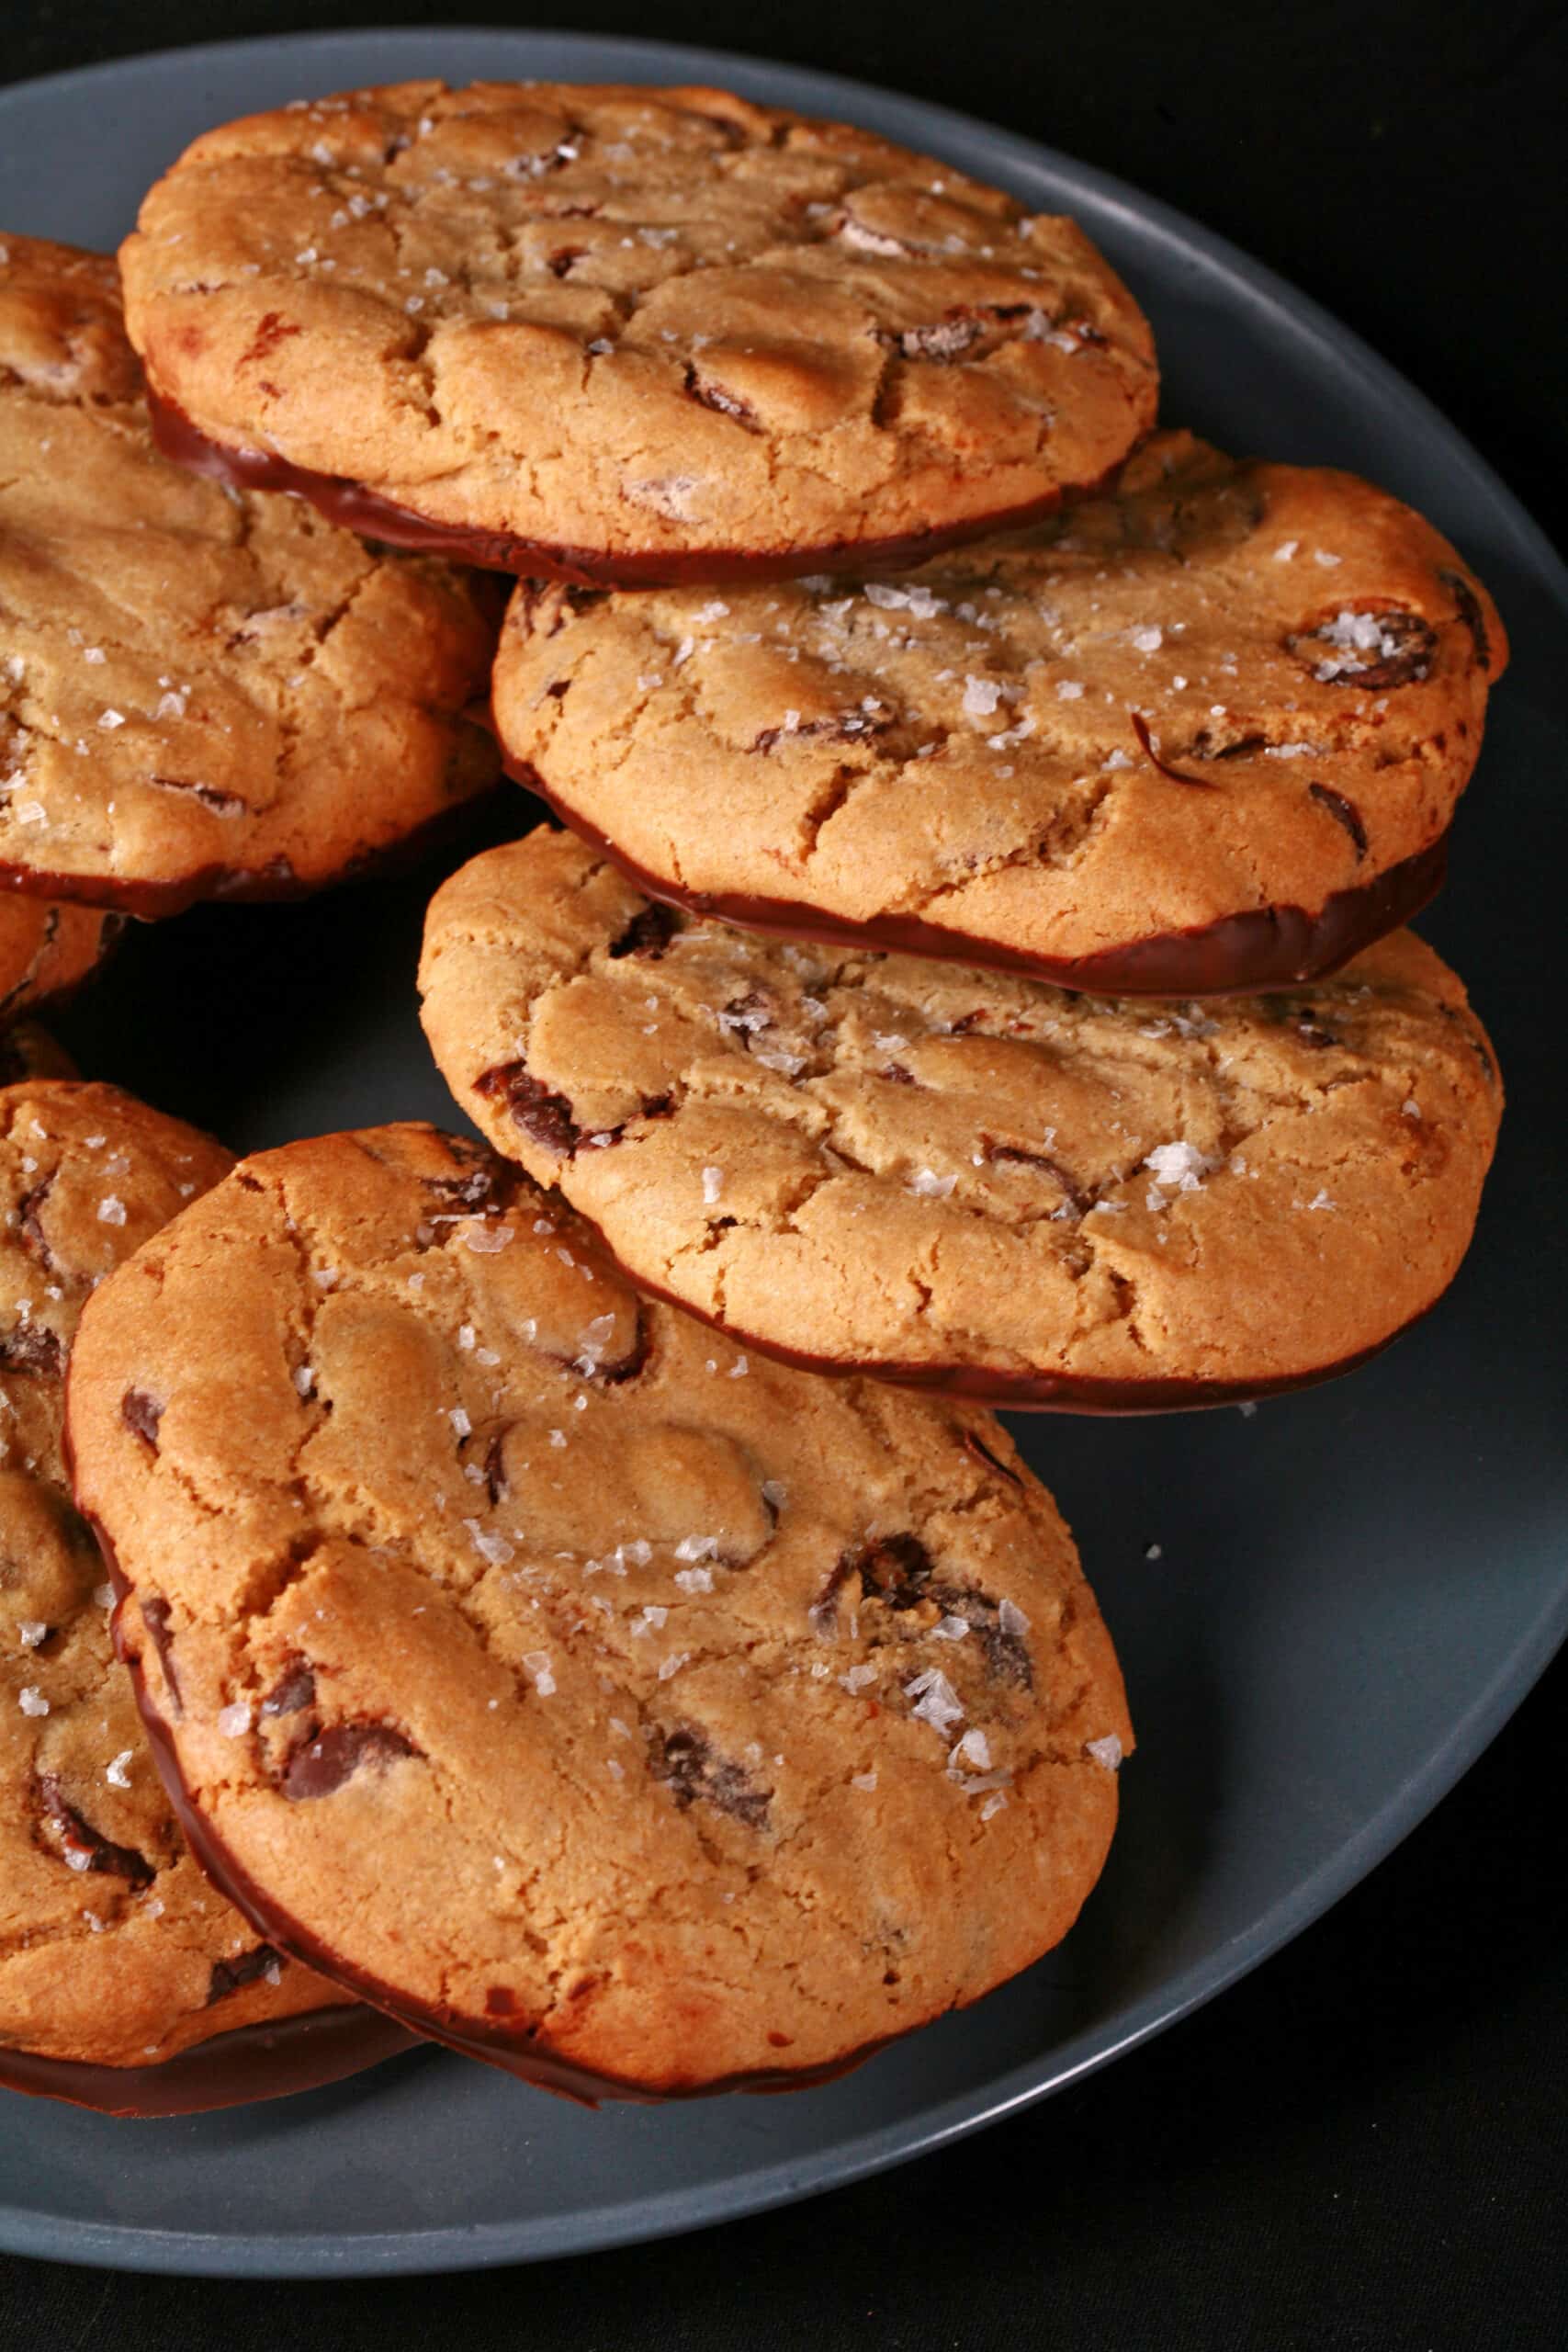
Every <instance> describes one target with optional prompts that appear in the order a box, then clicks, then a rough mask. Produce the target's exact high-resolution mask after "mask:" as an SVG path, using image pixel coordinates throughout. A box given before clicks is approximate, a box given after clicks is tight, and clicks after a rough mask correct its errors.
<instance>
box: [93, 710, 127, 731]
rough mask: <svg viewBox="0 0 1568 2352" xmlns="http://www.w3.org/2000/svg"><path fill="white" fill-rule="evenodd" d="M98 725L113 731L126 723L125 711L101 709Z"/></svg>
mask: <svg viewBox="0 0 1568 2352" xmlns="http://www.w3.org/2000/svg"><path fill="white" fill-rule="evenodd" d="M98 725H99V726H100V727H102V728H104V729H106V730H107V731H108V732H109V733H112V732H113V730H114V729H116V728H117V727H123V726H124V725H125V713H124V711H123V710H100V711H99V713H98Z"/></svg>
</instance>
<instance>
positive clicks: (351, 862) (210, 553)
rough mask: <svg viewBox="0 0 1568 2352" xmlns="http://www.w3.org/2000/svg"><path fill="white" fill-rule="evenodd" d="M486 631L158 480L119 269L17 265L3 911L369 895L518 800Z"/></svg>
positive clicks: (442, 572) (7, 294)
mask: <svg viewBox="0 0 1568 2352" xmlns="http://www.w3.org/2000/svg"><path fill="white" fill-rule="evenodd" d="M489 605H490V594H489V585H488V583H483V584H482V587H479V586H476V585H475V584H474V583H473V582H470V581H469V580H468V579H467V578H465V577H464V576H463V575H462V574H460V573H458V572H457V571H454V570H452V569H451V568H449V567H448V566H446V565H445V564H442V563H439V562H436V561H434V560H431V559H429V558H425V557H411V556H395V555H389V554H388V553H386V552H384V551H380V550H376V549H372V548H366V547H364V546H363V545H361V543H360V541H359V540H358V539H356V538H355V537H354V536H353V534H352V533H350V532H348V531H344V530H337V529H334V528H332V527H331V526H328V525H327V524H325V523H323V522H322V521H321V518H320V517H319V516H318V515H315V514H313V513H312V512H311V511H310V509H309V508H308V507H302V506H300V505H299V504H298V503H296V502H294V501H293V500H286V499H269V498H256V497H253V496H251V495H250V494H249V493H247V492H240V493H234V492H227V491H225V490H223V489H220V487H218V486H217V485H216V484H214V483H212V482H207V481H198V480H197V479H196V478H195V477H194V476H193V475H191V474H189V473H187V472H186V470H185V469H184V468H183V467H180V466H176V465H174V464H172V463H171V462H170V461H169V460H168V459H167V458H164V457H161V456H160V455H159V454H158V452H157V451H156V450H155V449H154V447H152V438H151V434H150V430H149V425H148V420H147V413H146V407H145V403H144V401H143V398H142V393H141V370H140V368H139V366H138V363H137V360H136V357H135V355H134V353H133V352H132V351H131V349H130V345H129V344H128V343H127V342H126V340H125V336H124V331H123V328H122V325H121V322H120V315H119V291H118V281H117V279H116V276H115V267H114V264H113V262H112V261H109V260H106V259H103V258H101V257H100V256H98V255H96V254H83V253H77V252H75V251H73V249H72V248H71V247H69V246H63V245H53V244H46V243H40V242H39V241H38V240H36V239H33V238H28V237H10V238H7V239H6V240H4V241H0V609H4V611H5V614H6V632H5V643H4V646H3V648H0V888H6V887H9V888H16V889H18V890H21V891H25V892H29V893H36V894H39V895H41V896H43V897H44V898H54V899H62V898H63V899H79V900H85V901H86V902H87V903H88V904H90V905H93V906H105V907H118V908H123V909H125V910H127V911H128V912H130V913H132V914H139V915H164V914H172V913H175V912H177V911H178V910H179V909H180V908H182V907H184V906H186V905H188V904H189V903H190V902H191V901H192V900H193V899H203V898H216V897H240V898H278V897H288V896H293V895H297V894H299V893H300V892H302V891H306V890H312V889H316V888H321V885H323V884H324V883H327V882H330V881H333V880H334V879H336V878H337V877H339V876H342V875H344V874H347V873H350V872H355V871H357V870H358V868H359V867H360V866H361V865H364V864H365V863H366V862H367V860H369V859H372V858H374V857H376V856H377V855H378V854H382V853H384V852H386V851H389V849H391V848H392V847H393V846H394V845H395V844H397V843H400V842H403V841H404V840H406V839H407V838H408V837H409V836H411V835H412V834H416V833H418V832H420V831H423V829H425V828H426V827H428V826H431V825H433V824H434V823H436V822H437V821H439V820H442V819H444V818H446V816H447V815H448V813H449V812H450V811H451V810H452V809H455V808H456V807H457V804H458V803H459V802H461V801H463V800H465V799H467V798H468V797H470V796H471V795H472V794H474V793H475V792H477V791H479V789H480V788H482V787H483V786H486V785H488V784H489V783H490V782H491V778H492V776H493V774H494V752H493V746H492V745H491V743H490V742H489V741H488V739H487V737H486V735H485V732H484V730H483V729H481V728H479V726H477V725H475V724H474V723H473V722H472V720H471V719H470V718H468V717H467V716H465V713H466V712H467V710H468V707H469V706H470V705H471V704H472V703H473V702H474V701H475V700H476V698H478V697H481V696H482V695H483V694H484V692H485V687H486V680H487V675H488V670H489V664H490V659H491V651H492V650H493V645H494V630H493V626H492V623H491V618H490V613H489ZM6 920H7V922H9V921H13V920H17V918H12V917H9V916H8V917H7V918H6ZM77 921H78V922H85V921H86V919H85V917H78V918H77Z"/></svg>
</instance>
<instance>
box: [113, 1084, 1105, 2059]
mask: <svg viewBox="0 0 1568 2352" xmlns="http://www.w3.org/2000/svg"><path fill="white" fill-rule="evenodd" d="M69 1419H70V1430H71V1442H72V1446H73V1454H74V1460H75V1468H76V1477H77V1492H78V1497H79V1498H80V1500H81V1501H82V1503H83V1506H84V1508H85V1509H86V1510H88V1511H90V1512H91V1513H92V1515H93V1517H94V1519H95V1521H96V1523H97V1525H98V1528H99V1531H100V1534H101V1537H102V1540H103V1541H104V1543H105V1544H106V1547H107V1548H108V1549H109V1550H110V1551H111V1552H112V1555H113V1556H114V1557H115V1558H116V1560H117V1561H118V1576H119V1577H120V1578H121V1579H122V1582H123V1586H124V1588H125V1590H126V1594H127V1598H126V1599H125V1600H124V1601H123V1602H122V1604H121V1615H122V1634H123V1638H124V1641H125V1643H126V1645H127V1648H128V1650H129V1653H130V1656H131V1657H132V1659H133V1660H134V1662H135V1667H136V1671H137V1674H138V1677H139V1680H140V1688H141V1699H142V1705H143V1711H144V1713H145V1716H146V1720H147V1723H148V1726H149V1729H150V1731H151V1733H152V1736H153V1737H154V1739H155V1740H156V1741H157V1742H158V1744H159V1746H160V1748H161V1750H162V1752H163V1754H164V1761H165V1770H166V1773H167V1774H168V1775H170V1776H171V1777H172V1776H174V1775H177V1776H178V1779H179V1781H180V1782H182V1783H183V1786H184V1791H185V1799H184V1802H185V1808H186V1822H187V1829H188V1834H189V1836H190V1838H191V1840H192V1843H193V1844H194V1845H196V1847H197V1851H198V1852H199V1853H200V1854H201V1856H202V1859H203V1860H204V1861H205V1863H206V1864H207V1866H208V1868H209V1871H212V1872H213V1874H214V1875H215V1876H216V1877H217V1878H218V1880H219V1881H220V1883H221V1884H222V1885H223V1886H224V1888H225V1890H226V1891H227V1892H228V1893H229V1894H231V1895H232V1896H233V1897H234V1898H235V1900H236V1901H238V1902H239V1903H240V1904H241V1905H242V1906H243V1908H245V1909H246V1910H247V1912H248V1913H249V1915H250V1917H252V1919H253V1920H254V1921H255V1922H256V1923H257V1925H258V1927H260V1928H261V1930H262V1932H263V1933H265V1935H266V1937H267V1939H268V1940H269V1941H271V1942H272V1943H274V1944H276V1945H277V1946H278V1948H279V1949H286V1950H289V1951H293V1952H295V1953H297V1954H298V1955H299V1956H300V1957H302V1958H305V1959H307V1960H309V1961H310V1962H312V1963H314V1964H316V1965H319V1966H321V1967H322V1968H324V1969H326V1970H327V1971H329V1972H330V1973H333V1975H335V1976H336V1977H337V1978H338V1979H339V1980H340V1981H341V1982H342V1983H344V1985H349V1986H351V1987H352V1988H353V1989H355V1991H358V1992H362V1993H364V1994H366V1995H367V1996H368V1997H370V1998H371V1999H373V2000H375V2001H377V2002H378V2003H379V2004H380V2005H381V2006H382V2007H384V2008H386V2009H387V2010H388V2011H389V2012H390V2013H392V2014H394V2015H396V2016H398V2017H400V2018H402V2019H403V2020H404V2021H405V2022H407V2023H409V2024H411V2025H417V2027H418V2029H419V2030H421V2031H423V2032H427V2033H430V2034H432V2035H434V2037H435V2038H436V2039H437V2040H441V2041H448V2042H451V2043H453V2044H455V2045H456V2046H457V2048H459V2049H463V2050H466V2051H468V2052H471V2053H472V2054H473V2055H475V2056H478V2057H481V2058H486V2059H489V2060H491V2061H492V2062H493V2063H495V2064H498V2065H501V2066H503V2067H507V2068H510V2069H511V2070H512V2071H513V2072H514V2073H517V2074H519V2075H525V2076H526V2077H528V2078H529V2079H531V2080H533V2081H536V2082H537V2083H540V2084H542V2085H544V2086H547V2087H549V2088H552V2089H556V2090H560V2091H565V2092H568V2093H570V2094H571V2095H573V2096H576V2097H581V2098H595V2097H598V2096H601V2095H606V2094H608V2095H624V2096H627V2097H634V2098H653V2097H667V2096H678V2095H682V2094H686V2093H691V2092H696V2091H700V2090H713V2089H718V2088H738V2087H742V2086H748V2087H764V2086H776V2087H784V2086H790V2085H799V2084H803V2083H806V2082H809V2081H812V2080H815V2079H819V2078H821V2077H822V2076H823V2075H827V2074H830V2073H833V2072H837V2071H840V2070H841V2069H842V2068H843V2067H844V2066H845V2065H847V2064H851V2063H852V2062H853V2060H854V2059H855V2058H857V2057H859V2056H861V2055H863V2054H865V2053H866V2052H867V2051H868V2050H869V2049H870V2048H872V2047H874V2045H875V2044H877V2043H878V2042H880V2041H884V2040H886V2038H888V2037H890V2036H892V2035H895V2034H898V2033H902V2032H904V2031H906V2030H908V2029H909V2028H911V2027H913V2026H916V2025H919V2024H921V2023H923V2022H924V2021H925V2020H926V2019H928V2018H932V2017H934V2016H936V2015H937V2014H939V2013H940V2012H942V2011H943V2010H946V2009H948V2008H951V2007H955V2006H957V2005H960V2004H963V2003H966V2002H969V2001H972V2000H975V1999H976V1998H977V1997H978V1996H980V1995H981V1994H983V1993H984V1992H986V1991H987V1990H988V1989H989V1988H990V1987H991V1986H992V1985H996V1984H998V1983H999V1982H1000V1981H1001V1980H1002V1979H1003V1978H1004V1977H1007V1976H1009V1975H1010V1974H1012V1973H1014V1972H1015V1971H1016V1970H1018V1969H1020V1968H1022V1967H1024V1966H1025V1965H1026V1964H1027V1963H1028V1962H1031V1961H1032V1960H1033V1959H1034V1958H1036V1956H1037V1955H1038V1954H1040V1953H1041V1952H1043V1951H1045V1950H1046V1949H1047V1948H1048V1947H1050V1946H1051V1945H1053V1944H1055V1942H1056V1941H1057V1939H1059V1938H1060V1937H1061V1936H1062V1935H1064V1934H1065V1933H1066V1930H1067V1928H1069V1927H1070V1925H1071V1924H1072V1921H1073V1918H1074V1917H1075V1916H1076V1914H1077V1909H1078V1906H1079V1905H1080V1903H1081V1902H1082V1900H1083V1898H1084V1896H1085V1895H1086V1894H1087V1893H1088V1891H1089V1887H1090V1886H1091V1885H1092V1884H1093V1883H1094V1880H1095V1878H1096V1876H1097V1875H1098V1872H1099V1871H1100V1865H1101V1862H1102V1860H1103V1858H1104V1855H1105V1851H1106V1849H1107V1846H1108V1844H1109V1841H1110V1838H1111V1829H1112V1826H1113V1823H1114V1818H1115V1811H1116V1784H1115V1779H1114V1770H1113V1768H1114V1766H1115V1765H1116V1763H1117V1762H1118V1761H1119V1759H1120V1757H1121V1756H1122V1753H1123V1752H1124V1750H1125V1749H1126V1748H1127V1747H1128V1746H1129V1745H1130V1742H1131V1732H1130V1730H1129V1727H1128V1724H1127V1718H1126V1712H1125V1707H1124V1703H1123V1700H1122V1687H1121V1680H1120V1677H1119V1674H1118V1671H1117V1668H1116V1663H1115V1659H1114V1657H1113V1655H1112V1652H1111V1644H1110V1639H1109V1636H1108V1635H1107V1634H1106V1632H1105V1630H1104V1627H1103V1625H1102V1624H1101V1623H1100V1617H1099V1614H1098V1612H1097V1611H1096V1609H1095V1606H1094V1602H1093V1599H1092V1597H1091V1595H1090V1593H1089V1589H1088V1587H1087V1586H1086V1585H1085V1584H1084V1582H1083V1580H1082V1577H1081V1575H1080V1573H1079V1570H1078V1566H1077V1555H1076V1554H1075V1552H1074V1550H1073V1546H1072V1543H1071V1539H1070V1538H1069V1536H1068V1534H1067V1532H1066V1528H1065V1527H1064V1526H1063V1524H1062V1522H1061V1521H1060V1519H1059V1518H1058V1516H1057V1514H1056V1511H1055V1507H1054V1505H1053V1504H1052V1502H1051V1500H1050V1498H1049V1497H1048V1496H1047V1495H1046V1494H1045V1492H1044V1490H1043V1488H1042V1487H1040V1486H1039V1485H1038V1484H1037V1483H1036V1481H1035V1480H1034V1479H1033V1478H1032V1476H1030V1474H1029V1473H1028V1472H1027V1471H1026V1470H1025V1469H1024V1468H1023V1466H1022V1465H1021V1463H1020V1462H1019V1461H1018V1459H1017V1457H1016V1455H1015V1454H1014V1453H1013V1450H1012V1447H1011V1445H1010V1442H1009V1441H1008V1439H1007V1438H1006V1437H1005V1436H1004V1435H1003V1434H1002V1432H1001V1431H1000V1430H999V1429H998V1427H997V1426H996V1425H995V1423H994V1422H993V1421H991V1420H990V1419H989V1418H988V1417H987V1416H986V1415H984V1414H982V1413H979V1412H977V1411H976V1410H974V1409H973V1408H965V1407H962V1406H948V1405H936V1404H932V1403H930V1402H928V1401H926V1400H924V1399H920V1398H915V1397H908V1396H904V1395H901V1394H900V1393H899V1392H897V1390H894V1389H889V1388H886V1387H883V1386H881V1385H877V1384H874V1383H871V1382H852V1383H844V1382H840V1381H824V1380H815V1379H812V1378H810V1377H808V1376H807V1375H805V1374H799V1373H795V1372H790V1371H786V1370H784V1369H783V1368H781V1367H779V1366H777V1365H773V1364H770V1363H766V1362H764V1361H761V1360H758V1361H749V1360H748V1359H747V1358H746V1357H745V1356H743V1355H740V1354H739V1353H738V1352H737V1351H735V1350H734V1349H733V1348H728V1347H725V1346H723V1345H721V1344H716V1342H715V1340H714V1339H713V1337H712V1335H711V1333H709V1332H708V1331H707V1330H706V1329H704V1327H703V1326H702V1325H701V1324H700V1323H698V1322H696V1321H695V1320H694V1318H693V1317H690V1316H686V1315H682V1313H681V1312H680V1311H679V1310H678V1309H676V1308H674V1307H671V1306H668V1305H665V1304H651V1303H649V1302H648V1301H646V1300H642V1299H640V1298H639V1297H638V1296H637V1293H636V1292H635V1291H634V1290H633V1289H632V1287H631V1286H630V1284H629V1283H626V1281H625V1280H624V1279H623V1278H622V1277H621V1276H620V1275H619V1274H618V1273H617V1272H615V1269H614V1268H613V1267H611V1266H610V1265H609V1264H608V1262H607V1261H605V1260H604V1257H603V1256H602V1255H601V1254H600V1253H599V1251H598V1250H597V1249H596V1248H595V1246H594V1245H593V1244H592V1240H591V1239H590V1238H586V1237H585V1235H584V1233H583V1230H582V1228H581V1227H580V1226H579V1224H578V1221H577V1220H576V1219H575V1218H573V1217H571V1216H570V1213H568V1212H567V1211H565V1210H564V1209H561V1208H559V1207H558V1205H557V1206H552V1205H551V1204H548V1203H547V1201H546V1200H545V1199H544V1197H543V1196H542V1195H541V1194H539V1193H536V1191H535V1189H534V1187H533V1186H532V1185H531V1184H530V1183H529V1182H527V1179H526V1178H525V1177H524V1176H523V1175H522V1174H520V1173H519V1171H518V1170H515V1169H513V1168H512V1167H510V1166H509V1165H508V1164H507V1163H506V1162H504V1161H502V1160H499V1159H495V1158H494V1157H493V1156H492V1155H491V1153H490V1152H489V1151H487V1150H485V1149H484V1148H482V1147H481V1146H478V1145H475V1144H472V1143H468V1142H459V1141H457V1140H456V1139H452V1138H447V1137H444V1136H439V1135H437V1134H436V1133H435V1132H434V1130H433V1129H431V1128H428V1127H423V1126H400V1127H383V1128H378V1129H371V1130H368V1131H367V1132H364V1133H362V1134H358V1135H345V1136H325V1137H321V1138H319V1139H317V1140H314V1141H311V1142H304V1143H297V1144H291V1145H288V1146H287V1147H285V1148H283V1149H281V1150H277V1151H272V1152H267V1153H265V1154H263V1155H261V1156H259V1157H257V1158H254V1159H249V1160H246V1161H243V1162H242V1163H241V1165H240V1167H239V1169H238V1170H237V1171H236V1173H235V1174H234V1175H233V1176H232V1177H231V1178H230V1179H229V1181H228V1182H226V1183H224V1184H222V1185H220V1186H219V1187H218V1189H217V1190H216V1191H215V1192H213V1193H209V1195H208V1197H207V1198H206V1199H205V1200H204V1201H202V1202H201V1203H199V1204H197V1206H196V1207H195V1208H194V1209H193V1210H192V1211H191V1212H190V1214H189V1215H188V1216H186V1217H183V1218H182V1219H181V1220H180V1222H179V1224H178V1226H177V1227H175V1228H174V1229H172V1230H171V1231H170V1232H169V1233H168V1234H166V1235H164V1236H162V1237H160V1238H157V1239H155V1240H154V1241H153V1242H152V1245H151V1246H150V1247H149V1248H148V1249H145V1250H142V1251H141V1253H140V1254H139V1255H138V1257H137V1258H136V1259H135V1261H133V1262H132V1263H131V1264H130V1266H128V1267H126V1268H125V1269H123V1270H122V1271H121V1272H120V1273H118V1275H116V1276H115V1277H114V1279H113V1280H111V1281H110V1282H107V1283H105V1284H104V1286H103V1288H102V1289H101V1290H100V1291H99V1293H98V1294H97V1295H96V1298H95V1299H94V1301H93V1302H92V1305H91V1306H90V1308H89V1309H88V1312H87V1314H86V1316H85V1318H84V1322H83V1328H82V1333H81V1337H80V1339H79V1340H78V1342H77V1346H76V1351H75V1354H74V1357H73V1364H72V1374H71V1393H70V1403H69Z"/></svg>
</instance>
